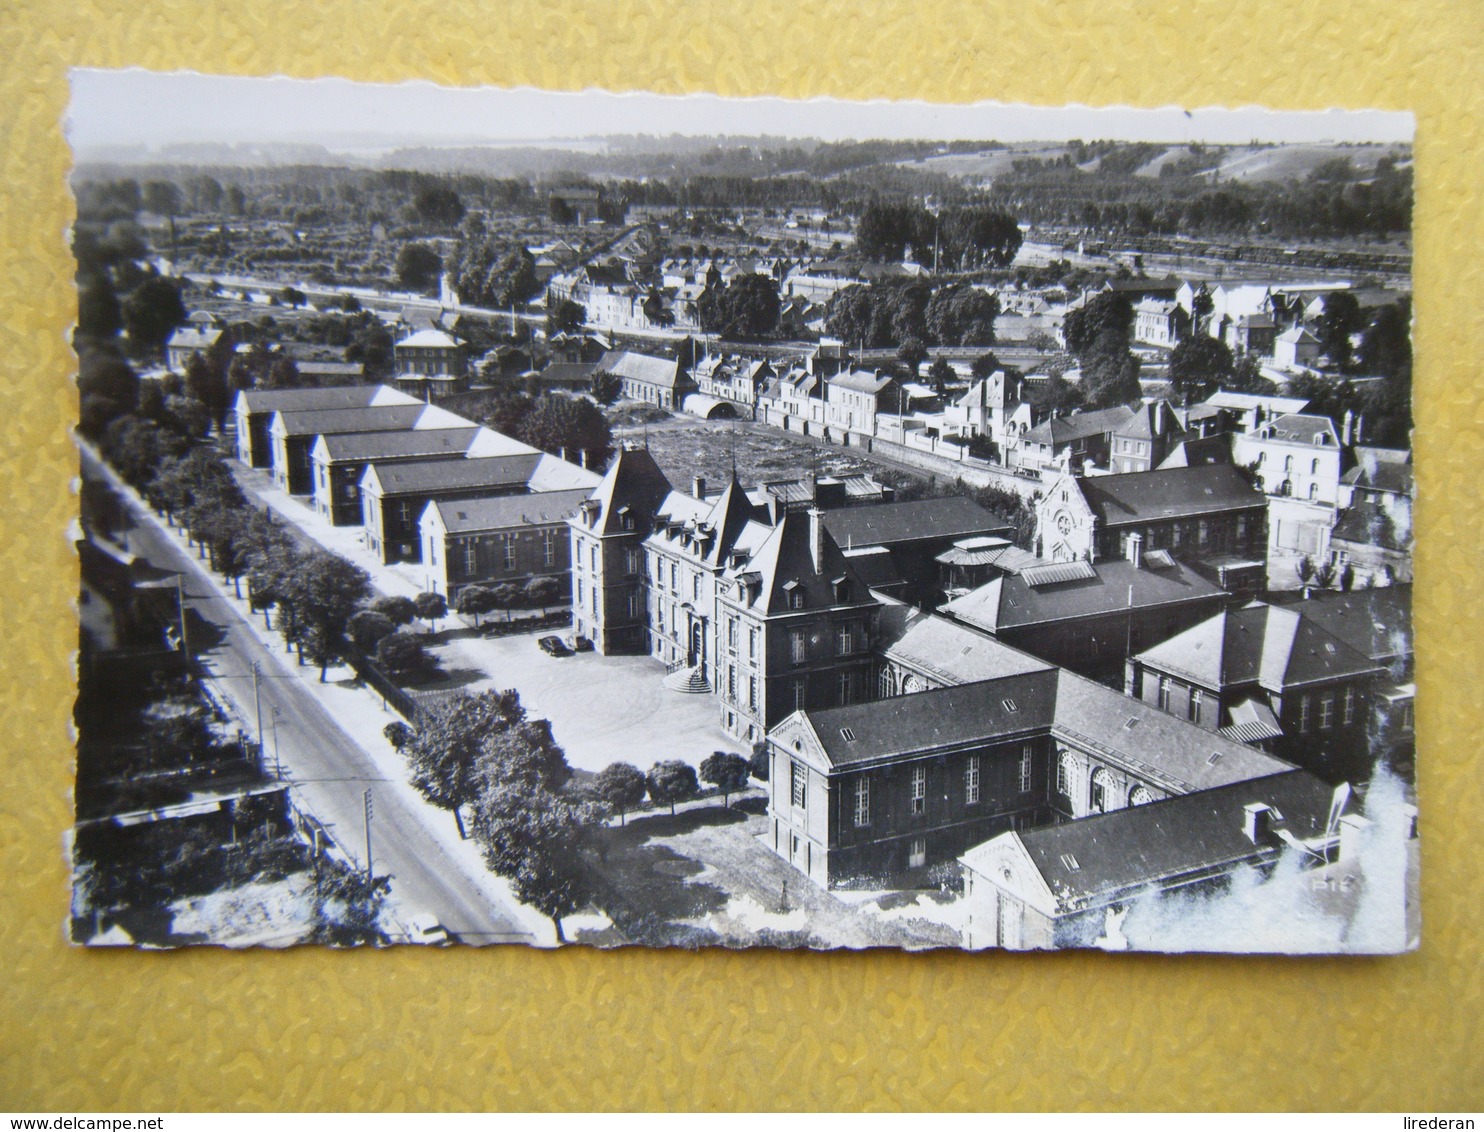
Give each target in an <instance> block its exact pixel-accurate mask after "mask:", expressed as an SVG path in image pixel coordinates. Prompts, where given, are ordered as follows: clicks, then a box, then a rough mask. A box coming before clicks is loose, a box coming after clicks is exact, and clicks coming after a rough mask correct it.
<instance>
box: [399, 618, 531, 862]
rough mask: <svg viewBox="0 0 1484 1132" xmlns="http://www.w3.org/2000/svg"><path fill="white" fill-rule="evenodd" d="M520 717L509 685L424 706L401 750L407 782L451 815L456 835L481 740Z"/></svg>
mask: <svg viewBox="0 0 1484 1132" xmlns="http://www.w3.org/2000/svg"><path fill="white" fill-rule="evenodd" d="M387 639H388V640H390V639H391V638H387ZM525 718H526V710H525V708H524V707H522V706H521V702H520V695H519V694H518V693H517V692H515V691H514V690H513V689H511V690H507V691H504V692H483V693H481V694H480V695H477V696H470V695H467V694H462V693H461V694H459V695H456V696H450V697H448V698H447V699H444V700H439V701H436V702H434V703H432V704H430V705H428V706H426V707H425V708H424V709H423V713H422V717H421V718H420V719H419V721H418V724H417V729H416V732H415V734H414V735H413V737H412V740H411V742H409V743H408V744H407V745H406V746H405V747H404V748H403V750H402V753H403V755H404V756H405V757H406V759H407V763H408V766H409V767H410V768H411V770H412V785H413V786H414V787H416V788H417V790H418V792H419V793H421V794H422V796H423V797H424V798H426V799H427V800H428V801H429V802H431V803H433V805H435V806H437V807H439V808H440V809H444V810H449V811H450V812H451V813H452V814H453V818H454V823H455V824H456V825H457V826H458V830H459V836H460V837H464V836H466V834H465V831H464V819H463V815H462V814H461V812H460V810H461V808H462V807H463V806H466V805H468V804H470V803H472V802H474V801H475V799H476V797H477V795H478V787H479V784H480V778H479V776H478V774H477V773H476V766H477V764H478V762H479V759H480V756H481V755H482V754H483V752H484V749H485V744H486V743H487V742H488V741H489V740H490V739H492V738H493V737H494V736H495V735H496V734H497V733H499V732H502V731H508V730H510V729H511V728H515V727H518V726H520V725H521V724H522V723H524V722H525Z"/></svg>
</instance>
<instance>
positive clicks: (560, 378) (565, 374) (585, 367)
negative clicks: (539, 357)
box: [540, 362, 598, 385]
mask: <svg viewBox="0 0 1484 1132" xmlns="http://www.w3.org/2000/svg"><path fill="white" fill-rule="evenodd" d="M597 372H598V363H597V362H552V363H551V364H550V365H548V366H547V367H546V368H545V369H544V370H542V371H541V373H540V378H541V380H542V381H543V382H550V383H552V384H560V385H566V384H569V383H577V382H586V381H589V380H590V379H591V378H592V376H593V374H595V373H597Z"/></svg>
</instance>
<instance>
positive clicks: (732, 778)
mask: <svg viewBox="0 0 1484 1132" xmlns="http://www.w3.org/2000/svg"><path fill="white" fill-rule="evenodd" d="M701 777H702V778H703V779H704V780H705V781H707V782H709V783H711V785H712V786H715V787H716V788H717V789H718V790H720V791H721V797H722V802H721V804H722V806H723V807H724V808H725V807H727V806H730V805H731V804H732V795H733V794H734V793H736V792H737V791H739V790H745V789H747V779H748V765H747V760H746V759H745V758H743V757H742V756H741V755H738V754H733V753H730V752H727V751H717V752H715V753H714V754H710V755H707V756H706V758H705V759H703V760H702V761H701Z"/></svg>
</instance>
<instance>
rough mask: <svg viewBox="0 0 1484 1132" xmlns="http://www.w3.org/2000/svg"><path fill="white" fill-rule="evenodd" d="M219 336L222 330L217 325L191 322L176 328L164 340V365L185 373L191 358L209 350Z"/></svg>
mask: <svg viewBox="0 0 1484 1132" xmlns="http://www.w3.org/2000/svg"><path fill="white" fill-rule="evenodd" d="M221 336H222V330H221V328H220V327H217V326H201V325H196V324H194V323H192V324H190V325H187V326H182V327H180V328H178V329H177V330H175V331H173V332H172V333H171V335H170V337H169V338H168V339H166V340H165V365H166V367H167V368H169V369H171V370H173V371H174V372H176V373H185V371H186V366H188V365H190V362H191V359H192V358H194V357H195V356H196V355H197V354H204V353H206V352H207V351H208V350H210V349H211V348H212V347H213V346H215V345H216V344H217V342H218V341H219V340H220V339H221Z"/></svg>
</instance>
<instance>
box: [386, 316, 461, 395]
mask: <svg viewBox="0 0 1484 1132" xmlns="http://www.w3.org/2000/svg"><path fill="white" fill-rule="evenodd" d="M392 351H393V353H394V355H395V357H396V367H397V378H396V380H397V387H398V388H399V389H401V390H402V391H403V392H404V393H410V394H413V395H415V396H419V397H421V398H422V399H423V400H424V401H431V400H435V399H436V398H438V397H444V396H448V395H451V394H454V393H462V392H464V391H465V390H466V389H468V388H469V360H468V353H467V346H466V344H465V343H464V342H463V341H462V340H461V339H459V338H455V337H454V336H453V335H452V334H450V333H448V331H446V330H441V329H437V328H434V327H429V328H427V329H424V330H418V331H415V332H414V333H412V334H409V335H408V336H407V337H406V338H403V339H402V340H401V341H399V342H397V343H396V344H395V345H394V346H393V347H392Z"/></svg>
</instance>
